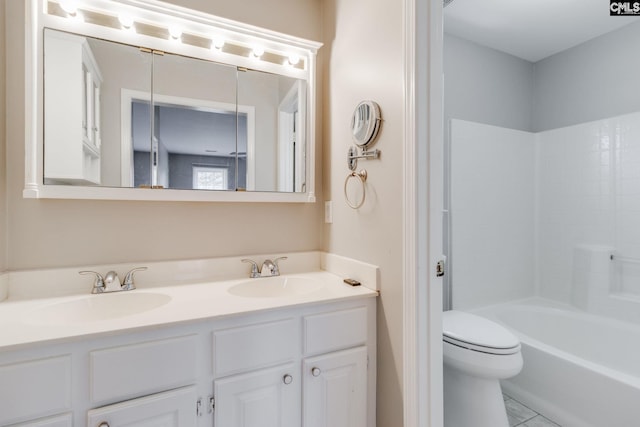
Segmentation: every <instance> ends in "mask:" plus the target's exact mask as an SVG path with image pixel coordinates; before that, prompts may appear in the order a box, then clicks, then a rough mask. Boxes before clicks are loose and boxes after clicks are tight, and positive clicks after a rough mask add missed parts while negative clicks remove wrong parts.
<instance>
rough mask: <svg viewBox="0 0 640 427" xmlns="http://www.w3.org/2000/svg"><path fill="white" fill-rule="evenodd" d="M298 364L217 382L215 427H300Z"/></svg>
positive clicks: (215, 384) (215, 383) (215, 389)
mask: <svg viewBox="0 0 640 427" xmlns="http://www.w3.org/2000/svg"><path fill="white" fill-rule="evenodd" d="M299 366H300V365H299V364H294V363H290V364H288V365H284V366H279V367H277V368H271V369H263V370H260V371H257V372H252V373H250V374H241V375H234V376H232V377H228V378H223V379H219V380H216V381H215V382H214V396H215V399H216V400H215V402H216V407H215V427H299V426H300V389H301V381H300V373H299V369H300V368H299Z"/></svg>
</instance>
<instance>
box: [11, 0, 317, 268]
mask: <svg viewBox="0 0 640 427" xmlns="http://www.w3.org/2000/svg"><path fill="white" fill-rule="evenodd" d="M174 3H177V4H180V5H182V6H187V7H192V8H199V9H201V10H203V11H205V12H210V13H217V14H219V15H222V16H225V17H228V18H231V19H237V20H242V21H245V22H248V23H250V24H254V25H261V26H265V27H267V28H270V29H273V30H279V31H283V32H287V33H288V34H292V35H296V36H301V37H307V38H312V39H316V40H320V39H321V25H320V19H321V17H320V4H319V2H317V1H315V0H306V1H300V0H277V1H270V2H262V1H261V0H251V1H250V2H246V1H243V2H241V3H238V2H228V1H226V0H216V1H211V0H206V1H205V0H175V1H174ZM247 3H251V4H247ZM23 8H24V2H22V1H9V2H8V3H7V18H8V19H7V26H6V30H7V35H8V36H7V40H11V42H10V43H9V44H8V45H7V59H8V61H7V62H8V63H9V64H11V66H10V67H9V68H8V69H7V80H8V84H7V98H8V102H9V104H10V105H11V106H12V108H11V109H9V110H8V111H7V114H6V117H7V131H8V140H7V157H8V170H7V172H8V190H7V191H8V204H9V215H8V230H9V233H8V239H9V245H10V251H8V252H9V255H8V262H7V267H8V268H9V269H11V270H19V269H28V268H38V267H58V266H75V265H83V264H94V263H117V262H122V261H141V262H142V261H150V260H165V259H186V258H199V257H213V256H222V255H238V254H245V253H272V252H291V251H303V250H315V249H319V248H320V246H321V229H320V227H319V226H318V224H320V209H321V207H320V206H321V204H320V203H317V204H258V205H256V204H241V203H236V204H234V203H164V202H124V201H123V202H120V201H71V200H30V199H23V198H22V188H23V185H24V113H23V112H24V68H23V63H24V49H23V46H24V28H23V21H24V19H23ZM281 11H286V12H284V13H282V12H281ZM276 12H277V13H276ZM294 13H295V16H296V19H295V20H293V21H292V19H291V18H292V14H294Z"/></svg>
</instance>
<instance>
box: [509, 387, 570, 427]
mask: <svg viewBox="0 0 640 427" xmlns="http://www.w3.org/2000/svg"><path fill="white" fill-rule="evenodd" d="M503 397H504V406H506V408H507V418H509V427H560V425H559V424H556V423H554V422H553V421H551V420H548V419H546V418H545V417H543V416H542V415H540V414H538V413H537V412H535V411H533V410H531V409H529V408H527V407H526V406H524V405H523V404H522V403H520V402H518V401H517V400H515V399H512V398H511V397H509V396H507V395H506V394H505V395H503Z"/></svg>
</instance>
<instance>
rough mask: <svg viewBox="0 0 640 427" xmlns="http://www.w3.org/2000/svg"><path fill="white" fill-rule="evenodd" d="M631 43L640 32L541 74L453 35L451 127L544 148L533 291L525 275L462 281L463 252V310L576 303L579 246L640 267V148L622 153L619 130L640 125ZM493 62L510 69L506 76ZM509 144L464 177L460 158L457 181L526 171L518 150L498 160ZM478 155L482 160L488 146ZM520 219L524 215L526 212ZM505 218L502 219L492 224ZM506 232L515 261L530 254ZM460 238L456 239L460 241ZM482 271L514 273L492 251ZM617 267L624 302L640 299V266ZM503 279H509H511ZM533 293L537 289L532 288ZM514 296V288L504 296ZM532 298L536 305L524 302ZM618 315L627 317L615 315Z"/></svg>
mask: <svg viewBox="0 0 640 427" xmlns="http://www.w3.org/2000/svg"><path fill="white" fill-rule="evenodd" d="M629 40H640V23H634V24H631V25H628V26H626V27H623V28H621V29H619V30H616V31H614V32H611V33H609V34H607V35H604V36H601V37H598V38H596V39H593V40H590V41H588V42H585V43H583V44H581V45H578V46H576V47H573V48H571V49H568V50H566V51H564V52H561V53H558V54H556V55H553V56H551V57H548V58H546V59H543V60H541V61H539V62H537V63H535V64H532V63H529V62H526V61H523V60H521V59H519V58H515V57H513V56H510V55H507V54H505V53H501V52H497V51H494V50H492V49H489V48H487V47H483V46H479V45H477V44H475V43H472V42H469V41H466V40H462V39H459V38H456V37H454V36H451V35H445V56H444V60H445V62H444V68H445V102H444V105H445V117H446V118H447V119H464V120H469V121H473V122H482V123H485V124H489V125H495V126H501V127H504V128H510V129H502V130H501V131H499V132H498V134H500V135H503V134H504V132H512V129H517V130H519V131H526V132H538V134H537V136H536V138H537V140H538V141H537V142H536V143H532V144H534V145H535V146H536V150H535V152H536V161H535V165H536V166H535V170H536V172H535V174H534V177H535V181H534V182H535V185H534V195H533V196H532V199H533V200H534V201H535V203H534V206H535V218H536V221H535V224H534V226H533V228H532V229H531V232H532V234H533V242H534V243H535V245H536V250H535V253H536V256H535V257H533V258H531V260H530V262H531V263H532V268H533V270H534V276H533V277H534V281H533V283H532V282H531V277H530V276H524V275H523V276H521V277H519V278H516V279H515V281H514V283H512V284H511V285H509V284H507V283H506V282H500V281H498V282H492V281H491V280H492V279H493V278H487V281H486V282H484V283H481V284H478V281H477V280H472V281H471V282H470V283H463V282H460V281H459V279H461V277H460V276H459V269H461V268H464V266H461V265H460V264H461V263H462V262H463V260H460V259H459V256H458V254H457V253H456V248H455V247H454V248H452V250H453V254H452V259H451V264H452V270H453V276H452V280H453V282H454V285H453V295H454V297H453V300H454V306H455V307H458V308H463V307H472V306H479V305H484V304H493V303H498V302H501V301H505V300H508V299H513V298H514V297H520V296H534V295H540V296H543V297H546V298H552V299H555V300H559V301H562V302H569V301H571V298H572V289H571V277H572V262H573V246H576V245H577V246H581V247H583V246H584V245H587V246H594V245H597V246H600V248H602V247H605V246H608V247H613V246H615V249H616V250H617V252H618V253H619V254H620V255H622V256H628V257H640V248H638V247H637V246H636V245H635V244H634V243H633V242H634V241H635V242H640V229H638V227H637V226H636V225H635V224H634V221H633V218H637V217H638V214H640V203H638V202H636V200H637V199H640V183H637V181H636V178H637V174H640V172H636V171H638V170H640V157H639V155H638V152H639V151H640V146H638V145H636V143H635V142H634V141H633V139H632V138H631V139H629V138H626V137H625V138H623V139H618V143H617V145H616V134H615V132H614V133H609V131H610V130H612V129H614V130H615V129H620V132H621V133H622V135H623V136H624V135H630V134H629V132H636V128H635V127H634V126H635V125H634V123H633V122H634V120H637V119H636V118H634V114H635V113H636V112H640V97H637V96H635V92H634V91H633V90H629V88H630V87H635V83H634V82H633V79H634V78H635V76H637V75H640V58H639V57H638V56H637V55H631V54H629V52H628V50H627V49H626V48H625V47H626V46H628V45H629ZM492 64H500V65H499V68H500V70H496V69H495V68H496V67H495V66H494V65H492ZM518 76H519V77H518ZM465 80H467V81H471V82H473V85H472V86H473V87H472V88H470V89H469V88H467V89H469V90H466V91H462V90H459V88H462V87H465V86H464V85H465ZM496 80H500V81H502V82H504V84H503V87H502V88H500V87H499V86H496ZM478 86H486V87H489V88H492V91H493V92H491V94H489V95H487V93H486V92H483V91H482V90H480V89H478V88H477V87H478ZM526 88H528V91H527V90H525V89H526ZM507 92H508V93H507ZM514 94H518V98H519V99H520V102H522V105H521V106H514V103H513V100H512V99H511V98H510V96H512V95H514ZM515 112H517V115H514V113H515ZM527 117H528V121H527ZM605 118H612V119H610V120H605ZM507 119H508V120H507ZM476 125H477V124H476ZM574 125H576V126H574ZM487 128H490V127H487ZM498 134H496V136H497V137H499V135H498ZM605 136H606V137H605ZM532 137H533V136H532ZM601 137H602V138H601ZM607 140H608V141H609V142H607ZM477 142H479V140H477ZM499 145H501V143H499V142H498V141H492V142H488V145H486V146H485V150H487V151H492V154H493V155H494V157H495V159H494V158H491V156H490V155H489V154H488V153H482V159H483V162H484V163H482V164H481V163H480V162H478V163H477V164H476V169H474V170H469V169H467V170H458V171H457V172H456V167H457V163H456V162H457V160H456V158H455V156H453V162H454V164H453V165H452V167H451V173H452V178H453V175H455V174H456V173H460V174H461V177H460V178H461V179H466V180H472V181H475V180H478V179H483V178H487V177H489V176H491V171H487V169H490V168H492V167H493V168H496V167H497V168H504V167H505V166H503V165H496V164H497V163H500V162H503V163H511V162H513V161H516V162H519V161H520V160H517V159H520V158H519V157H517V156H516V157H513V158H511V157H509V156H507V155H506V151H504V150H503V151H500V150H498V148H497V147H498V146H499ZM459 148H460V147H459ZM454 149H455V148H454ZM473 149H474V150H476V151H478V150H480V149H479V147H474V148H473ZM480 151H481V150H480ZM532 164H534V160H533V157H532V158H531V161H530V162H525V163H522V164H520V167H521V168H530V167H531V165H532ZM465 167H466V166H465ZM510 168H511V169H516V168H517V166H516V165H515V164H514V165H512V166H511V167H510ZM512 179H513V178H511V177H510V176H508V175H506V174H503V175H502V176H501V178H500V179H495V180H494V181H493V182H492V185H491V186H485V187H484V189H483V191H485V194H487V197H489V198H491V197H493V190H494V189H501V190H502V191H503V192H504V191H505V190H504V187H505V186H507V184H508V183H506V182H504V181H509V180H512ZM515 179H516V180H518V179H520V176H519V175H516V178H515ZM524 191H529V190H528V188H527V189H525V190H524ZM473 197H475V199H474V200H478V203H480V202H479V201H480V200H482V199H484V197H482V196H480V195H479V194H474V196H473ZM455 204H456V200H453V201H452V206H451V208H452V215H453V226H452V230H453V233H454V234H455V233H456V228H457V227H460V221H461V218H459V217H458V216H457V211H456V206H455ZM480 205H481V206H483V205H482V204H480ZM482 209H484V207H483V208H482ZM512 209H514V210H518V208H517V207H513V208H512ZM499 214H500V215H508V211H500V213H499ZM494 219H495V215H494V217H492V218H490V219H489V221H494ZM462 221H463V222H464V219H462ZM468 221H469V225H470V226H471V225H472V224H480V226H481V225H482V224H483V223H484V222H485V221H486V218H480V217H479V216H477V217H470V218H468ZM499 230H500V229H497V231H496V232H495V233H493V234H491V238H492V239H497V240H498V241H499V242H502V243H505V244H504V245H503V251H504V253H505V254H508V257H510V258H513V257H517V256H518V255H517V253H518V251H519V247H520V246H514V245H511V246H509V245H508V244H506V243H508V240H509V239H508V236H506V235H505V233H504V232H501V231H499ZM485 234H487V235H488V234H490V233H485ZM458 238H460V237H458ZM452 239H453V240H454V241H455V240H456V236H455V235H454V236H452ZM479 249H481V247H480V248H479ZM513 252H516V253H513ZM519 253H520V255H519V256H520V257H521V260H525V259H526V258H527V257H528V256H529V254H530V253H531V250H530V249H527V250H526V251H520V252H519ZM472 262H474V263H475V264H478V265H480V264H482V265H489V264H492V265H494V266H495V268H496V271H498V270H500V269H507V270H509V269H511V266H510V265H509V264H508V263H504V262H501V260H500V258H498V259H496V258H495V257H493V256H491V257H489V256H485V252H484V251H476V252H475V254H474V258H473V261H472ZM523 262H524V261H523ZM612 268H613V272H614V273H615V274H616V277H615V279H616V281H615V282H611V284H610V287H611V288H612V289H613V292H615V293H618V294H620V293H625V292H626V293H627V294H634V293H637V294H638V295H640V290H636V289H633V287H632V285H631V284H632V283H636V282H639V281H638V280H637V279H638V278H640V264H639V265H634V264H631V263H616V264H615V265H613V264H612ZM515 271H522V270H520V267H517V268H516V267H514V270H513V271H512V273H514V272H515ZM501 274H502V275H508V273H507V272H503V273H501ZM495 277H498V278H499V277H500V276H498V275H496V276H495ZM513 277H516V276H515V275H514V276H513ZM462 279H464V277H462ZM472 279H473V278H472ZM633 279H636V280H635V281H634V280H633ZM523 283H526V286H524V287H523ZM478 286H480V288H479V289H474V288H476V287H478ZM509 286H513V288H514V289H509V291H504V289H507V288H508V287H509ZM482 287H484V288H482ZM500 289H501V290H500ZM524 289H527V291H528V295H525V294H524V293H523V292H522V291H523V290H524ZM483 290H486V291H487V292H489V293H493V294H497V295H496V297H495V298H493V299H492V300H491V299H490V298H487V297H485V293H483ZM465 295H467V296H465ZM473 295H476V296H475V297H474V296H473ZM604 308H605V307H601V309H604ZM607 310H608V311H615V305H614V306H610V307H608V308H607Z"/></svg>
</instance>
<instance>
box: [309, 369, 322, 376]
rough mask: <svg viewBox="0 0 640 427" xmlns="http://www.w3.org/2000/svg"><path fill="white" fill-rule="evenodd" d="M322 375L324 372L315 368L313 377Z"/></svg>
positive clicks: (312, 372)
mask: <svg viewBox="0 0 640 427" xmlns="http://www.w3.org/2000/svg"><path fill="white" fill-rule="evenodd" d="M321 373H322V371H320V368H313V369H312V370H311V375H313V376H314V377H317V376H319V375H320V374H321Z"/></svg>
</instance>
